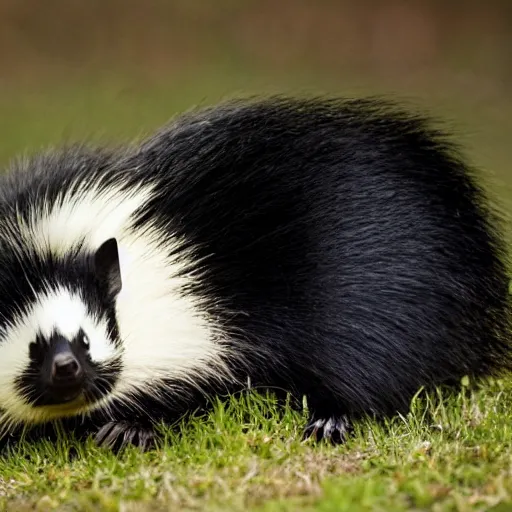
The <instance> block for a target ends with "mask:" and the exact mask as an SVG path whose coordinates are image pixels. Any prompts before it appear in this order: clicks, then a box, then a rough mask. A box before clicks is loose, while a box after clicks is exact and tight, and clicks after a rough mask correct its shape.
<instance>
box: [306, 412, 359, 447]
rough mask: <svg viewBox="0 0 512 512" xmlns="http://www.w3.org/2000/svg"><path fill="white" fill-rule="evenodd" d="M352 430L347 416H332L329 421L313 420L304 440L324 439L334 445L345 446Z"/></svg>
mask: <svg viewBox="0 0 512 512" xmlns="http://www.w3.org/2000/svg"><path fill="white" fill-rule="evenodd" d="M350 430H351V426H350V422H349V420H348V418H347V417H346V416H340V417H337V416H331V417H329V418H327V419H315V418H312V419H311V420H310V422H309V423H308V425H307V426H306V428H305V430H304V436H303V437H304V439H310V438H312V439H314V440H315V441H317V442H319V441H321V440H322V439H324V440H325V441H329V442H331V443H332V444H343V443H344V442H345V441H346V440H347V436H348V434H349V432H350Z"/></svg>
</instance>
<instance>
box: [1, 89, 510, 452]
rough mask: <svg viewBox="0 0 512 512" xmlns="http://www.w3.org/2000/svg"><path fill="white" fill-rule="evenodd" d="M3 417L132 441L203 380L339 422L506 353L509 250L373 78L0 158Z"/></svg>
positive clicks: (382, 409) (440, 138)
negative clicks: (372, 90)
mask: <svg viewBox="0 0 512 512" xmlns="http://www.w3.org/2000/svg"><path fill="white" fill-rule="evenodd" d="M0 180H1V181H0V289H1V290H2V293H1V295H0V431H1V432H2V434H3V435H4V436H7V435H8V434H9V435H13V432H17V431H19V430H20V429H22V430H24V431H26V430H27V429H30V428H31V427H37V426H38V425H39V426H45V425H55V424H56V422H64V425H67V428H70V429H75V430H76V431H77V432H78V431H79V429H80V428H81V426H84V425H85V426H86V427H84V428H85V430H86V431H87V432H88V435H90V434H92V435H94V436H95V439H96V441H97V442H98V443H99V444H100V445H107V446H114V445H115V444H116V443H118V445H119V444H120V445H121V446H125V445H127V444H135V445H138V446H141V447H143V448H144V447H146V446H149V445H150V444H151V442H152V441H154V440H155V439H157V436H156V432H157V426H158V425H159V424H161V423H164V424H169V425H170V424H172V423H173V422H175V421H177V420H178V419H180V418H181V417H182V416H183V415H184V414H187V413H188V412H190V411H193V410H197V409H198V408H200V407H201V406H202V404H203V403H205V402H207V401H208V398H209V397H212V396H213V397H219V396H222V395H224V396H225V395H228V394H230V393H235V392H237V391H241V390H244V389H245V388H246V387H247V385H248V381H249V382H250V385H251V386H252V387H255V388H258V389H269V390H272V389H275V390H284V391H285V392H286V393H288V394H289V396H292V397H297V398H298V399H301V398H302V397H306V399H307V404H308V410H309V412H310V419H309V423H308V425H307V427H306V429H305V432H304V437H305V438H309V437H312V438H314V439H316V440H319V439H328V440H331V441H333V442H342V441H343V440H344V439H345V438H346V435H347V432H348V431H349V428H350V425H351V423H352V422H353V421H355V420H357V419H358V418H361V417H363V416H365V415H372V416H375V417H385V416H388V415H393V414H395V413H397V412H400V411H402V412H405V411H407V409H408V407H409V406H410V400H411V398H412V397H413V396H414V394H415V393H416V392H417V391H418V390H419V389H420V388H422V387H432V386H437V385H444V384H453V383H457V382H458V381H460V379H461V378H462V377H463V376H471V377H472V378H475V379H480V378H484V377H486V376H489V375H500V374H501V373H503V372H504V371H508V370H509V369H510V362H511V357H510V338H509V329H510V302H509V292H508V276H507V265H508V259H507V258H508V255H507V249H506V246H505V243H504V241H503V240H504V236H503V233H502V231H501V230H502V227H501V219H500V216H499V215H498V213H497V212H496V211H495V210H494V209H493V208H491V205H490V201H489V200H488V199H487V196H486V194H485V193H484V191H483V188H482V187H480V186H479V185H478V184H477V180H476V177H475V176H474V172H473V169H472V168H471V167H470V166H469V165H468V164H467V163H465V161H464V159H463V157H462V156H461V154H460V152H459V150H458V148H457V146H456V145H455V144H453V143H452V142H451V141H450V140H449V136H448V135H447V134H445V132H444V131H442V130H439V129H438V128H435V127H434V126H433V125H432V123H431V121H430V118H429V117H428V116H424V115H423V114H418V113H412V112H410V111H408V110H407V109H405V108H402V107H400V106H399V105H398V104H397V103H395V102H390V101H385V100H382V99H379V98H362V99H344V98H323V97H313V98H293V97H271V98H255V99H254V98H253V99H245V100H231V101H226V102H223V103H220V104H217V105H215V106H210V107H203V108H201V109H197V110H192V111H189V112H186V113H183V114H181V115H179V116H177V117H176V118H175V119H174V120H172V121H171V122H170V123H169V124H168V125H167V126H165V127H164V128H162V129H160V130H159V131H158V132H156V133H154V134H153V135H151V136H149V137H147V138H146V139H145V140H142V141H140V142H138V143H132V144H126V145H124V146H122V147H119V148H114V149H108V148H101V147H99V145H98V146H87V145H77V146H71V147H62V148H58V149H55V150H48V151H45V152H42V153H39V154H36V155H35V156H32V157H30V158H25V159H23V160H22V159H20V160H18V161H16V162H14V163H13V164H12V165H11V166H10V169H8V170H7V172H6V173H4V174H3V175H2V176H1V178H0Z"/></svg>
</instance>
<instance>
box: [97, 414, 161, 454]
mask: <svg viewBox="0 0 512 512" xmlns="http://www.w3.org/2000/svg"><path fill="white" fill-rule="evenodd" d="M94 441H95V442H96V444H97V445H98V446H101V447H104V448H110V449H111V450H114V451H119V450H121V449H123V448H125V447H127V446H129V445H133V446H136V447H137V448H139V449H141V450H142V451H146V450H149V449H151V448H152V447H153V446H154V444H155V441H156V436H155V431H154V430H153V428H152V427H150V426H147V425H141V424H139V423H130V422H128V421H119V422H114V421H111V422H109V423H106V424H105V425H103V427H101V428H100V429H99V430H98V432H97V433H96V436H95V438H94Z"/></svg>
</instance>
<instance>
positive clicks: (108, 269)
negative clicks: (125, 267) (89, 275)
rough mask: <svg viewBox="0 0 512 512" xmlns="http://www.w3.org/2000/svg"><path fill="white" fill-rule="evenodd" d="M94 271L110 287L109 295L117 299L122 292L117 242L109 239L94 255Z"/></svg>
mask: <svg viewBox="0 0 512 512" xmlns="http://www.w3.org/2000/svg"><path fill="white" fill-rule="evenodd" d="M94 269H95V271H96V275H97V276H98V278H99V279H100V281H103V282H104V283H106V284H107V285H108V290H109V293H110V294H111V295H112V296H113V297H115V296H117V294H118V293H119V292H120V291H121V287H122V282H121V266H120V265H119V252H118V249H117V240H116V239H115V238H109V239H108V240H107V241H106V242H103V243H102V244H101V246H100V247H99V248H98V250H97V251H96V254H95V255H94Z"/></svg>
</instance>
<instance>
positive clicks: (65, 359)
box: [52, 351, 82, 385]
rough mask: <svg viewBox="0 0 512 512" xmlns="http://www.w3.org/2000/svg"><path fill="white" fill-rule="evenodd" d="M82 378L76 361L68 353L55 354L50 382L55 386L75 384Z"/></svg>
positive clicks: (80, 369) (70, 353)
mask: <svg viewBox="0 0 512 512" xmlns="http://www.w3.org/2000/svg"><path fill="white" fill-rule="evenodd" d="M81 377H82V368H81V366H80V363H79V362H78V359H77V358H76V357H75V356H74V355H73V354H72V352H71V351H69V352H61V353H59V354H56V355H55V357H54V359H53V364H52V382H53V384H56V385H61V384H71V385H72V384H75V383H77V382H78V381H79V380H80V378H81Z"/></svg>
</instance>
